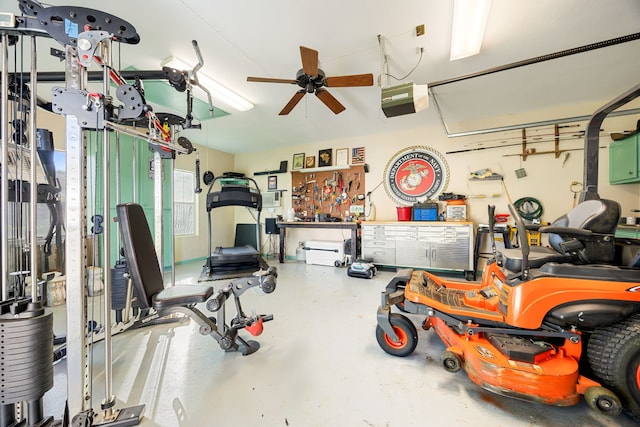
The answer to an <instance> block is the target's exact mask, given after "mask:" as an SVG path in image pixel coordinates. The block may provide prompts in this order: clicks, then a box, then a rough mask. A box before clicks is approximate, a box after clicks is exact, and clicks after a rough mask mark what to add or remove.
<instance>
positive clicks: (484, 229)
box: [473, 225, 512, 280]
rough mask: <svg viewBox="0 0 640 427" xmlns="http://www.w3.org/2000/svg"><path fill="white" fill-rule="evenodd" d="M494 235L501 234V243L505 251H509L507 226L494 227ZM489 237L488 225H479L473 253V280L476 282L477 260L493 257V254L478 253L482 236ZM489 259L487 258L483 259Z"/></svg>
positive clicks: (508, 228) (509, 243)
mask: <svg viewBox="0 0 640 427" xmlns="http://www.w3.org/2000/svg"><path fill="white" fill-rule="evenodd" d="M493 232H494V233H500V234H502V241H503V242H504V247H505V249H511V248H512V246H511V228H510V227H509V226H508V225H505V226H494V227H493ZM487 235H489V226H488V225H479V226H478V230H477V231H476V241H475V250H474V251H473V280H476V273H477V272H478V259H479V258H480V257H481V256H482V255H493V253H489V252H480V247H481V246H482V239H483V238H484V236H487ZM483 258H486V259H489V257H483Z"/></svg>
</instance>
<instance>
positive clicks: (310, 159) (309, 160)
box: [304, 156, 316, 168]
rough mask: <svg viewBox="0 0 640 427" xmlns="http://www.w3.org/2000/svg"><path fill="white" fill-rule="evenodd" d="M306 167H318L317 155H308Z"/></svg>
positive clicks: (305, 162)
mask: <svg viewBox="0 0 640 427" xmlns="http://www.w3.org/2000/svg"><path fill="white" fill-rule="evenodd" d="M304 167H305V168H315V167H316V156H307V158H306V159H305V161H304Z"/></svg>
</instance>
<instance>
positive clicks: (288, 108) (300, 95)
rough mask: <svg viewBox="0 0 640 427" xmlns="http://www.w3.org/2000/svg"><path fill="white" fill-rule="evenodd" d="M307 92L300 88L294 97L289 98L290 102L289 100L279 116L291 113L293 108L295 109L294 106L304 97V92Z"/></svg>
mask: <svg viewBox="0 0 640 427" xmlns="http://www.w3.org/2000/svg"><path fill="white" fill-rule="evenodd" d="M305 93H307V92H306V91H304V90H299V91H297V92H296V93H295V94H294V95H293V97H292V98H291V99H290V100H289V102H287V105H285V106H284V108H283V109H282V111H280V112H279V113H278V115H279V116H286V115H287V114H289V113H290V112H291V110H293V107H295V106H296V105H298V102H300V100H301V99H302V98H303V97H304V94H305Z"/></svg>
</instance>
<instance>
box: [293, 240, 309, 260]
mask: <svg viewBox="0 0 640 427" xmlns="http://www.w3.org/2000/svg"><path fill="white" fill-rule="evenodd" d="M306 258H307V256H306V254H305V252H304V243H303V242H299V243H298V247H297V248H296V261H298V262H305V261H306Z"/></svg>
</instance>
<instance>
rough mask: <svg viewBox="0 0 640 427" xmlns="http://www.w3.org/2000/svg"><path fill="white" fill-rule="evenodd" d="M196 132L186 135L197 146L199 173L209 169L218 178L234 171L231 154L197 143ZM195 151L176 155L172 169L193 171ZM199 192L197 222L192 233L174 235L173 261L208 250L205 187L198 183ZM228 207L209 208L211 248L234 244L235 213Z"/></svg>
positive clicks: (205, 252)
mask: <svg viewBox="0 0 640 427" xmlns="http://www.w3.org/2000/svg"><path fill="white" fill-rule="evenodd" d="M196 132H197V131H194V132H191V133H189V136H188V138H189V139H190V140H191V142H192V143H193V144H194V146H195V147H196V149H197V153H198V155H199V157H200V172H201V178H202V174H204V173H205V172H206V171H211V172H213V174H214V175H215V176H216V177H217V176H220V175H222V174H223V173H224V172H228V171H231V170H233V155H231V154H228V153H223V152H222V151H218V150H213V149H210V148H206V147H203V146H201V145H198V144H197V141H198V134H197V133H196ZM195 162H196V154H191V155H188V156H187V155H179V156H177V157H176V162H175V168H176V169H182V170H187V171H191V172H194V171H195ZM200 186H201V188H202V192H201V193H200V194H199V195H198V207H197V211H198V220H197V221H198V224H197V227H196V235H195V236H184V237H176V239H175V244H176V249H175V258H176V261H177V262H179V261H188V260H192V259H197V258H203V257H206V256H207V255H208V253H209V245H208V239H207V236H208V233H209V231H208V224H207V223H208V219H207V188H208V187H207V186H206V185H204V184H203V183H201V184H200ZM228 209H233V208H219V209H213V210H212V211H211V228H212V245H213V246H212V247H214V248H215V247H216V246H233V239H234V234H235V225H234V224H235V223H234V215H233V214H230V211H229V210H228Z"/></svg>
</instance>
